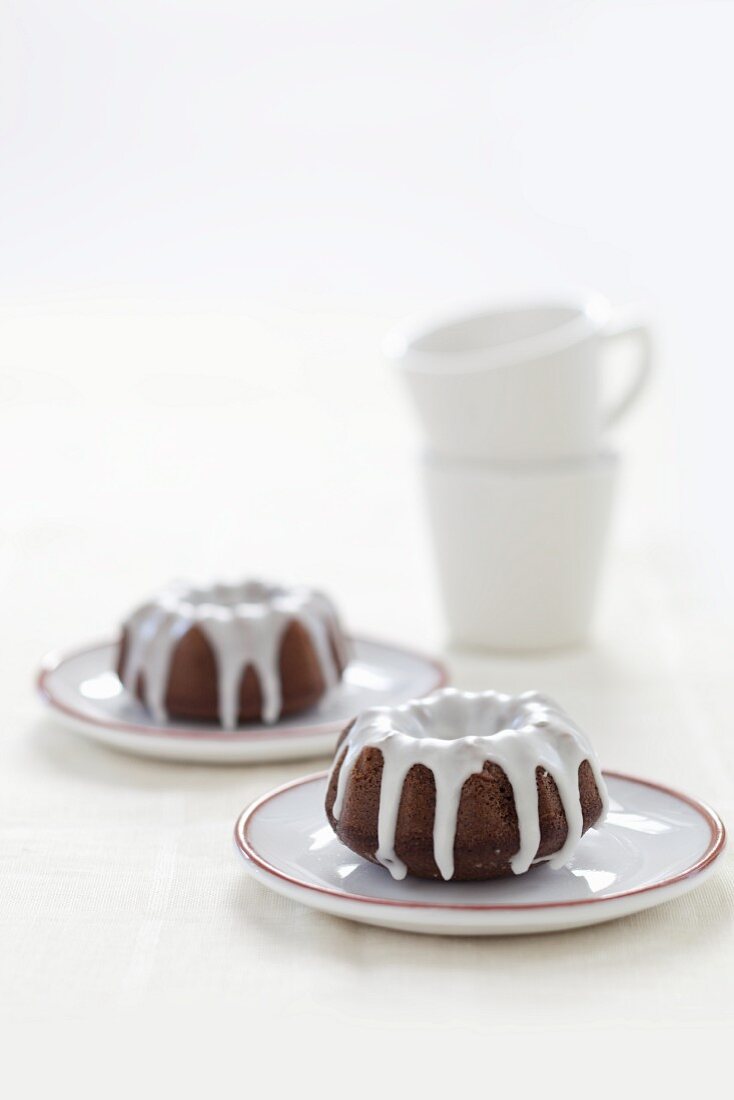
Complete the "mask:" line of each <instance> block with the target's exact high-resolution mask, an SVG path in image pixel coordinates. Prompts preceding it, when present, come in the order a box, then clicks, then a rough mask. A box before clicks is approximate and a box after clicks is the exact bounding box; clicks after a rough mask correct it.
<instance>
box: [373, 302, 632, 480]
mask: <svg viewBox="0 0 734 1100" xmlns="http://www.w3.org/2000/svg"><path fill="white" fill-rule="evenodd" d="M623 341H624V342H626V343H627V344H628V345H629V346H630V349H631V350H632V351H633V355H632V356H631V357H630V356H625V357H624V358H625V359H626V360H627V364H626V367H627V369H626V370H625V371H624V372H623V373H624V376H625V378H626V382H625V385H624V387H623V389H622V392H621V393H620V392H619V391H620V386H615V387H614V389H615V390H616V391H617V393H618V394H619V395H618V396H617V397H616V398H615V399H614V400H613V401H609V400H607V399H606V398H605V389H606V388H607V387H606V385H605V383H607V382H608V381H609V380H610V379H609V378H608V377H607V375H608V373H609V371H611V370H612V367H613V366H614V368H615V370H616V369H617V367H618V364H619V360H620V358H621V357H620V356H616V355H615V356H611V355H610V356H608V355H607V352H608V351H611V349H612V346H613V345H619V344H621V343H622V342H623ZM384 349H385V353H386V354H387V355H388V357H389V358H391V359H392V360H393V361H394V362H395V363H396V365H397V366H398V368H399V369H400V372H401V373H402V375H403V377H404V378H405V381H406V383H407V385H408V388H409V391H410V393H411V395H412V397H413V400H414V402H415V406H416V408H417V410H418V415H419V418H420V420H421V422H422V425H423V429H424V432H425V435H426V440H427V443H428V445H429V447H430V448H431V449H432V450H433V451H435V452H436V453H438V454H441V455H444V456H446V457H448V458H473V459H482V460H485V461H490V462H516V461H519V462H527V461H539V462H540V461H545V460H549V461H550V460H555V459H562V458H588V457H590V456H592V455H595V454H596V453H597V452H598V451H599V450H600V449H601V448H602V446H603V439H604V433H605V432H606V430H607V429H608V428H610V427H611V426H612V425H613V424H614V423H616V422H617V421H618V420H619V419H620V418H621V417H622V416H623V415H624V414H625V413H626V412H627V410H628V409H629V408H630V407H631V405H632V404H633V403H634V401H635V400H636V398H637V397H638V395H639V393H640V391H641V390H642V388H643V386H644V383H645V381H646V379H647V377H648V374H649V370H650V334H649V331H648V329H647V328H646V327H645V326H644V325H643V324H641V323H639V322H638V321H625V320H622V319H621V318H615V317H613V315H612V311H611V307H610V306H609V303H608V302H607V301H606V300H605V299H603V298H601V297H598V296H594V297H589V298H586V299H583V300H581V301H580V302H578V303H575V304H574V303H565V304H563V303H560V304H554V303H552V302H548V303H539V304H537V305H530V306H522V307H515V308H510V309H496V310H487V311H485V312H480V313H475V314H472V315H470V316H467V317H463V318H453V319H449V320H447V321H445V322H434V323H430V324H416V323H407V324H406V325H405V326H403V327H401V328H400V329H396V330H394V331H393V332H392V333H390V334H389V335H388V337H387V338H386V340H385V345H384ZM605 368H608V369H605ZM622 381H624V379H622Z"/></svg>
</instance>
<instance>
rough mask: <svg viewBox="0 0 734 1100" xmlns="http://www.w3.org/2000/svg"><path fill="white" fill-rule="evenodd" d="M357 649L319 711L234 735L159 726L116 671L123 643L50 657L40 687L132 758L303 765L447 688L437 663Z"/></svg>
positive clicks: (59, 707)
mask: <svg viewBox="0 0 734 1100" xmlns="http://www.w3.org/2000/svg"><path fill="white" fill-rule="evenodd" d="M352 647H353V657H352V660H351V661H350V663H349V666H348V667H347V669H346V671H345V674H344V677H343V680H342V682H341V683H340V684H339V686H338V687H337V688H335V689H334V690H333V691H332V692H330V693H329V695H328V696H327V697H326V698H324V699H323V700H322V701H321V703H319V705H318V706H316V707H312V708H311V709H310V710H308V711H305V712H304V713H303V714H298V715H294V716H293V717H291V718H285V719H283V720H282V721H280V722H278V723H276V724H275V725H272V726H264V725H262V724H261V723H251V724H249V725H244V726H240V727H239V728H238V729H236V730H232V731H226V730H222V729H220V728H219V727H218V726H216V725H196V724H194V723H188V722H178V721H170V722H156V721H155V720H154V719H153V717H152V716H151V715H150V714H149V713H148V711H147V710H146V709H145V708H144V707H143V706H142V705H141V704H140V703H139V702H138V700H137V699H134V698H132V697H131V696H130V695H128V693H127V692H126V691H125V690H124V689H123V687H122V684H121V683H120V681H119V679H118V677H117V674H116V672H115V671H114V669H115V665H116V660H117V643H116V642H103V643H101V644H99V645H92V646H87V647H86V648H85V649H78V650H75V651H73V652H67V653H64V654H56V653H52V654H49V656H48V657H46V658H45V660H44V661H43V664H42V666H41V670H40V672H39V674H38V680H37V686H38V690H39V692H40V694H41V698H42V699H43V701H44V702H45V703H47V704H48V706H49V707H51V709H52V711H53V712H54V714H55V715H56V716H57V717H58V718H59V719H60V720H61V721H62V722H63V723H64V724H65V725H66V726H68V727H70V728H71V729H73V730H75V731H76V732H77V733H82V734H84V735H85V736H86V737H90V738H92V739H93V740H95V741H101V742H102V743H103V744H105V745H109V746H110V747H112V748H116V749H122V750H123V751H125V752H131V753H136V754H138V755H140V756H154V757H158V758H161V759H167V760H183V761H192V762H200V763H209V764H243V763H256V762H263V761H268V760H302V759H305V758H307V757H311V756H326V755H330V754H331V753H332V752H333V751H334V744H335V740H336V735H337V734H338V733H339V731H340V730H342V729H343V728H344V726H345V725H346V724H347V722H349V720H350V719H351V718H353V717H354V716H355V714H358V713H359V712H360V711H362V710H364V709H365V708H367V707H374V706H382V705H390V704H394V703H401V702H404V701H405V700H406V699H411V698H414V697H416V696H420V695H426V694H427V693H428V692H430V691H433V690H434V689H435V688H437V687H441V686H442V685H443V684H445V683H446V679H447V677H446V670H445V669H444V667H443V666H442V665H441V664H440V663H439V662H438V661H435V660H434V659H433V658H431V657H425V656H423V655H422V654H420V653H415V652H413V651H412V650H408V649H402V648H400V647H399V646H393V645H387V644H386V643H383V642H375V641H370V640H367V639H366V638H355V639H353V641H352Z"/></svg>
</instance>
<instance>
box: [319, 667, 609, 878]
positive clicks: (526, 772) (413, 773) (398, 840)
mask: <svg viewBox="0 0 734 1100" xmlns="http://www.w3.org/2000/svg"><path fill="white" fill-rule="evenodd" d="M605 810H606V788H605V785H604V780H603V779H602V775H601V771H600V768H599V765H598V763H597V760H596V756H595V754H594V751H593V749H592V748H591V745H590V744H589V742H588V740H587V738H586V737H585V735H584V734H583V733H582V732H581V730H579V729H578V727H577V726H576V725H575V724H574V723H573V722H572V721H571V720H570V719H569V718H568V716H567V715H566V714H565V713H564V712H563V711H562V710H561V708H560V707H559V706H557V704H555V703H553V702H552V701H551V700H550V699H547V698H546V697H544V696H542V695H539V694H537V693H536V692H527V693H525V694H523V695H517V696H511V695H502V694H500V693H499V692H494V691H486V692H480V693H470V692H460V691H456V690H454V689H451V688H447V689H445V690H443V691H437V692H435V693H434V694H432V695H429V696H427V697H426V698H425V699H418V700H414V701H412V702H408V703H404V704H402V705H401V706H396V707H374V708H372V709H370V710H367V711H365V712H364V713H363V714H361V715H360V716H359V717H358V718H356V719H355V720H354V721H353V722H352V723H351V724H350V725H349V726H348V727H347V728H346V730H345V731H344V733H343V734H342V737H341V739H340V741H339V745H338V746H337V751H336V756H335V759H334V765H333V767H332V771H331V775H330V777H329V782H328V784H327V795H326V813H327V816H328V819H329V821H330V823H331V826H332V828H333V829H334V831H335V832H336V835H337V836H338V837H339V839H340V840H341V841H342V843H344V844H346V846H347V847H348V848H351V849H352V850H353V851H354V852H357V853H358V854H359V855H360V856H363V857H364V858H365V859H368V860H371V861H372V862H373V863H378V864H381V865H382V866H384V867H386V868H387V869H388V870H389V871H390V873H391V875H392V876H393V878H396V879H402V878H403V877H404V876H405V875H406V874H411V875H416V876H418V877H420V878H433V879H436V878H438V879H444V880H449V879H453V880H466V879H491V878H497V877H499V876H503V875H509V874H516V875H519V874H523V873H524V872H525V871H527V870H528V869H529V868H530V867H531V866H532V865H533V864H534V863H536V862H538V861H542V860H548V861H549V862H550V865H551V867H561V866H563V865H564V864H565V863H566V862H567V861H568V860H569V858H570V857H571V855H572V854H573V852H574V849H575V848H576V846H577V844H578V842H579V841H580V840H581V837H582V835H583V834H584V833H585V832H586V830H587V829H589V828H590V827H591V826H592V825H595V824H598V823H599V822H600V821H601V819H602V818H603V816H604V813H605Z"/></svg>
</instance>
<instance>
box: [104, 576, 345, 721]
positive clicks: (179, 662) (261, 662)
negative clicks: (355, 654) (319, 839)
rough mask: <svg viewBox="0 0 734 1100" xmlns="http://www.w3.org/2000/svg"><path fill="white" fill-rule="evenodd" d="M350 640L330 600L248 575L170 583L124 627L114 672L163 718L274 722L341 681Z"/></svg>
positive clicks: (301, 589)
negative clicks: (197, 583)
mask: <svg viewBox="0 0 734 1100" xmlns="http://www.w3.org/2000/svg"><path fill="white" fill-rule="evenodd" d="M347 651H348V647H347V642H346V640H345V638H344V635H343V634H342V631H341V627H340V625H339V619H338V616H337V614H336V611H335V609H334V607H333V605H332V603H331V601H330V600H329V599H328V598H327V597H326V596H324V595H322V594H321V593H319V592H314V591H312V590H311V589H308V588H282V587H279V586H277V585H270V584H263V583H262V582H260V581H247V582H245V583H244V584H232V585H228V584H213V585H210V586H207V587H194V586H192V585H183V584H180V585H173V586H171V587H170V588H168V589H166V590H165V591H164V592H162V593H160V595H158V596H157V597H155V599H153V600H151V601H150V602H149V603H146V604H144V605H143V606H142V607H139V608H137V610H135V611H133V613H132V614H131V615H130V616H129V617H128V619H127V620H126V622H125V623H124V625H123V629H122V639H121V643H120V653H119V660H118V675H119V677H120V679H121V680H122V683H123V685H124V686H125V688H126V689H127V690H128V691H130V692H131V693H133V694H134V695H137V697H138V698H139V699H140V700H141V702H142V703H144V704H145V706H147V707H148V709H149V710H150V711H151V712H152V714H153V715H154V716H155V717H156V719H158V720H159V721H163V720H165V718H167V717H168V716H170V717H175V718H185V719H194V720H199V721H200V720H204V721H219V722H220V723H221V725H222V726H223V727H224V728H225V729H232V728H234V727H235V726H236V725H237V723H238V722H249V721H257V720H261V721H263V722H266V723H272V722H275V721H276V720H277V719H278V718H279V717H280V716H281V715H287V714H294V713H296V712H298V711H301V710H305V709H306V708H308V707H310V706H312V705H313V704H314V703H317V702H318V700H319V699H320V698H321V697H322V696H323V695H324V693H325V692H326V691H327V690H328V689H329V688H331V687H332V686H334V685H335V684H336V683H337V682H338V680H339V679H340V677H341V674H342V672H343V671H344V668H345V666H346V663H347Z"/></svg>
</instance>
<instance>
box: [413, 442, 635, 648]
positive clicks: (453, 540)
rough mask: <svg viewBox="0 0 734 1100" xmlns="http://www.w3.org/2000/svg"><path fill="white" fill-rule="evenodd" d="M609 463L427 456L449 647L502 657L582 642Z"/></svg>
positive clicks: (611, 459) (604, 457) (595, 582)
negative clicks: (499, 462) (501, 462)
mask: <svg viewBox="0 0 734 1100" xmlns="http://www.w3.org/2000/svg"><path fill="white" fill-rule="evenodd" d="M617 468H618V460H617V457H616V456H615V455H612V454H601V455H598V456H596V457H595V458H592V459H586V460H583V461H565V462H557V463H550V464H542V465H537V464H527V465H521V464H517V465H514V466H509V467H500V466H490V465H488V464H479V463H467V462H456V461H452V460H446V459H442V458H438V457H436V456H433V455H429V456H427V457H426V458H424V464H423V469H424V478H425V486H426V491H427V497H428V512H429V518H430V524H431V528H432V534H433V544H434V550H435V555H436V560H437V565H438V574H439V580H440V588H441V593H442V597H443V605H444V612H445V617H446V621H447V624H448V628H449V637H450V641H451V642H452V643H453V644H455V645H459V646H467V647H471V648H480V649H492V650H498V651H523V650H528V651H532V650H547V649H555V648H562V647H571V646H576V645H581V644H583V643H584V642H586V641H588V638H589V635H590V631H591V625H592V619H593V613H594V607H595V603H596V596H597V592H598V588H599V579H600V576H601V569H602V562H603V557H604V549H605V544H606V540H607V531H608V528H609V519H610V513H611V508H612V501H613V497H614V488H615V484H616V480H617Z"/></svg>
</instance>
